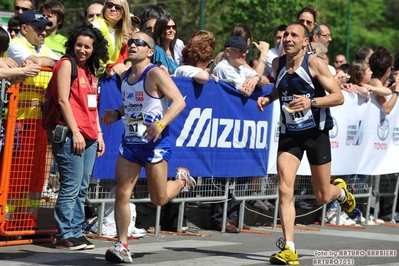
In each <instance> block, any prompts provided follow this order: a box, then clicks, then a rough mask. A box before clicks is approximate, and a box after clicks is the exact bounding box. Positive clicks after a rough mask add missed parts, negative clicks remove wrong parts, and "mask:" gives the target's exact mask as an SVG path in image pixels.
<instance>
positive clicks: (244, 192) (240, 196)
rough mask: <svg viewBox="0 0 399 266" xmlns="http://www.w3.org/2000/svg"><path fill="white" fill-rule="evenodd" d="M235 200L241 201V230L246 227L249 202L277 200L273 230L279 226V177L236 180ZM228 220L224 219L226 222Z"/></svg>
mask: <svg viewBox="0 0 399 266" xmlns="http://www.w3.org/2000/svg"><path fill="white" fill-rule="evenodd" d="M232 188H233V193H232V198H233V200H237V201H241V203H240V214H242V215H240V217H239V221H238V226H239V228H242V226H243V225H244V210H245V203H246V201H248V200H269V199H270V200H276V203H275V208H274V214H273V229H275V228H276V226H277V216H278V177H277V175H267V176H265V177H262V176H253V177H245V178H234V179H233V183H232ZM225 220H226V219H224V221H225Z"/></svg>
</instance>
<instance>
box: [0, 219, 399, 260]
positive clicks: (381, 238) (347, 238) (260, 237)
mask: <svg viewBox="0 0 399 266" xmlns="http://www.w3.org/2000/svg"><path fill="white" fill-rule="evenodd" d="M251 229H252V231H255V230H256V231H260V232H262V233H265V232H266V233H270V234H260V233H244V232H241V233H239V234H229V233H220V232H217V231H200V233H201V234H210V236H180V235H168V234H159V235H158V236H157V237H155V236H153V235H151V234H148V235H146V236H145V237H144V238H141V239H139V240H131V241H129V246H130V249H131V251H132V252H133V265H143V266H144V265H165V266H166V265H175V266H180V265H185V266H187V265H218V266H219V265H226V266H238V265H269V264H270V263H269V257H270V255H271V254H272V253H274V252H276V251H277V250H278V249H277V247H276V246H275V242H276V240H277V239H278V238H279V237H281V236H282V233H281V229H276V230H272V229H271V228H270V227H251ZM303 229H316V230H317V229H320V230H317V231H314V230H298V229H297V230H295V236H296V238H295V244H296V247H297V249H298V251H299V255H300V263H301V265H368V266H374V265H388V266H398V265H399V256H398V251H399V227H395V226H387V225H368V226H365V228H364V229H354V228H342V227H341V228H337V227H330V226H325V227H320V226H317V225H309V226H306V227H303ZM92 241H93V242H94V243H95V245H96V248H95V249H93V250H87V251H63V250H57V249H55V248H54V244H51V243H44V244H29V245H19V246H3V247H0V265H1V266H8V265H107V264H110V263H108V262H106V261H105V259H104V254H105V251H106V250H107V249H108V248H110V247H112V243H113V242H110V241H108V240H104V239H98V238H97V239H93V240H92ZM339 252H340V253H341V254H342V255H341V256H337V257H335V259H334V258H333V257H330V255H331V254H334V253H337V254H338V253H339ZM344 252H346V254H344ZM377 252H378V253H377Z"/></svg>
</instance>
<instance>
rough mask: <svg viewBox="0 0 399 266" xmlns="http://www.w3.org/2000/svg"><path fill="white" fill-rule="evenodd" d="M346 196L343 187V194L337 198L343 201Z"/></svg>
mask: <svg viewBox="0 0 399 266" xmlns="http://www.w3.org/2000/svg"><path fill="white" fill-rule="evenodd" d="M345 197H346V193H345V190H343V189H342V188H341V196H339V197H338V199H337V200H338V201H343V200H344V199H345Z"/></svg>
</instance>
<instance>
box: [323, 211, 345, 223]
mask: <svg viewBox="0 0 399 266" xmlns="http://www.w3.org/2000/svg"><path fill="white" fill-rule="evenodd" d="M324 221H325V222H326V223H329V224H337V209H331V210H329V211H327V213H326V218H325V220H324ZM339 225H344V222H343V219H340V220H339Z"/></svg>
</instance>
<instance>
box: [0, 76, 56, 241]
mask: <svg viewBox="0 0 399 266" xmlns="http://www.w3.org/2000/svg"><path fill="white" fill-rule="evenodd" d="M51 75H52V70H51V69H42V71H41V72H40V74H39V75H38V76H37V77H36V78H34V79H31V78H30V79H27V80H25V81H24V82H22V83H21V84H18V85H12V86H11V87H10V89H9V90H8V93H9V95H10V97H9V102H8V106H7V108H6V111H5V113H6V115H5V117H6V121H5V123H4V124H5V127H6V131H5V145H4V148H3V150H2V151H1V154H0V169H1V172H0V173H1V176H0V178H1V179H0V235H1V236H6V237H11V236H12V237H16V236H18V237H19V238H21V237H23V236H27V235H38V234H52V233H54V232H56V226H55V222H54V214H53V213H54V204H55V200H54V197H53V198H51V192H52V191H47V190H46V189H44V188H45V187H46V185H47V184H48V183H50V180H51V182H52V183H53V184H54V183H56V182H57V180H56V174H50V172H51V163H52V154H51V149H50V145H49V143H48V141H47V133H46V131H45V130H44V129H43V128H42V126H41V122H42V120H41V116H42V113H41V107H42V105H43V101H44V95H45V89H46V88H47V84H48V81H49V80H50V78H51ZM50 199H52V200H50ZM0 245H1V241H0Z"/></svg>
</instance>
